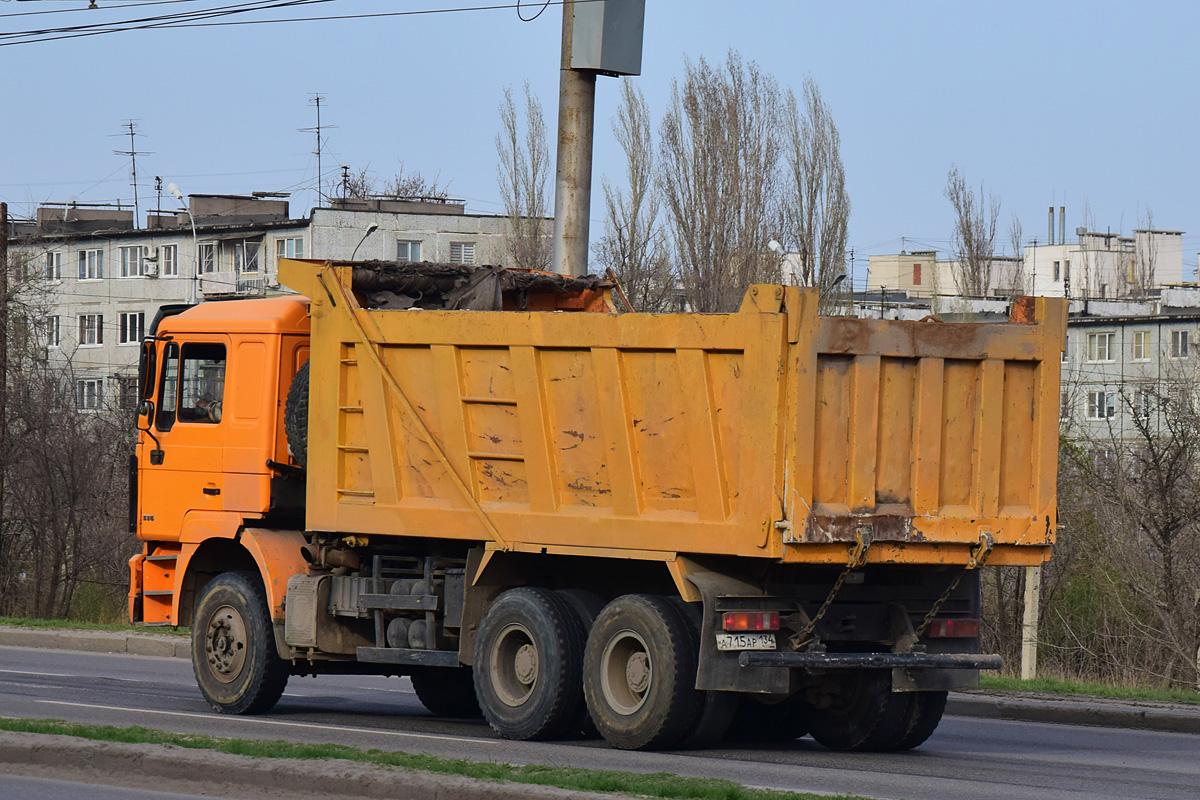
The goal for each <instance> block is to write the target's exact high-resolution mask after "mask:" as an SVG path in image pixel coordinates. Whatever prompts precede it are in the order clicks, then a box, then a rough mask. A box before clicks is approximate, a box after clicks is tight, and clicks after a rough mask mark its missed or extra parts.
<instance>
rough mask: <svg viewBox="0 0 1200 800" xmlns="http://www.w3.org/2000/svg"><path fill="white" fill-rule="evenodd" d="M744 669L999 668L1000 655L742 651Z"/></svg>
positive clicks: (740, 662)
mask: <svg viewBox="0 0 1200 800" xmlns="http://www.w3.org/2000/svg"><path fill="white" fill-rule="evenodd" d="M738 663H739V664H740V665H742V666H743V667H792V668H800V669H896V668H900V669H1000V667H1001V666H1002V665H1003V660H1002V659H1001V658H1000V656H998V655H987V654H976V653H768V652H743V653H741V654H739V655H738Z"/></svg>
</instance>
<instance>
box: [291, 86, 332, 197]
mask: <svg viewBox="0 0 1200 800" xmlns="http://www.w3.org/2000/svg"><path fill="white" fill-rule="evenodd" d="M324 100H325V96H324V95H322V94H319V93H313V95H312V97H310V98H309V101H308V104H309V105H310V106H316V107H317V125H316V127H315V128H297V129H296V130H298V131H300V132H301V133H315V134H316V136H317V149H316V150H313V155H315V156H316V157H317V205H320V204H321V202H322V201H323V200H325V199H326V197H325V191H324V189H325V187H324V185H323V183H322V180H323V178H324V177H325V176H324V173H322V172H321V149H322V143H321V131H323V130H326V129H328V128H336V127H337V125H325V126H322V125H321V103H322V102H323V101H324Z"/></svg>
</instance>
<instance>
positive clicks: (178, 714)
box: [34, 700, 500, 744]
mask: <svg viewBox="0 0 1200 800" xmlns="http://www.w3.org/2000/svg"><path fill="white" fill-rule="evenodd" d="M34 702H37V703H45V704H47V705H52V706H72V707H74V708H95V709H100V710H101V711H132V712H136V713H139V714H165V715H166V716H170V717H202V718H204V719H208V720H211V719H214V717H213V715H212V714H198V713H196V712H193V711H162V710H160V709H152V708H127V707H125V706H102V705H95V704H93V703H68V702H65V701H62V700H35V701H34ZM221 720H222V721H230V722H234V721H236V722H250V723H254V724H256V725H284V726H287V727H291V728H313V729H314V730H326V731H342V732H344V733H345V732H348V733H375V734H380V735H382V736H405V737H409V738H412V739H437V740H440V741H445V742H472V743H475V744H500V742H499V741H498V740H496V739H477V738H475V737H473V736H446V735H444V734H437V733H409V732H407V731H384V730H376V729H375V728H352V727H349V726H346V725H318V724H317V723H315V722H285V721H283V720H278V719H258V718H255V717H233V716H228V717H221Z"/></svg>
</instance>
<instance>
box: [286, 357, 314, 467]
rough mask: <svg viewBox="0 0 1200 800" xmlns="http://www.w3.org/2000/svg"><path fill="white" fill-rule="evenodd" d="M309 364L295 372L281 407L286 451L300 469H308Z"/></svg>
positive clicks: (308, 362) (305, 363)
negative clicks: (286, 445)
mask: <svg viewBox="0 0 1200 800" xmlns="http://www.w3.org/2000/svg"><path fill="white" fill-rule="evenodd" d="M311 363H312V362H311V361H305V362H304V365H303V366H301V367H300V369H298V370H296V377H294V378H292V385H291V386H289V387H288V393H287V402H286V403H285V404H284V406H283V430H284V433H286V434H287V443H288V449H289V450H291V451H292V458H294V459H296V463H297V464H299V465H300V467H301V469H304V468H306V467H308V365H309V364H311Z"/></svg>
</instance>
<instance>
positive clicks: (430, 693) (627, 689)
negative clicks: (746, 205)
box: [130, 260, 1066, 750]
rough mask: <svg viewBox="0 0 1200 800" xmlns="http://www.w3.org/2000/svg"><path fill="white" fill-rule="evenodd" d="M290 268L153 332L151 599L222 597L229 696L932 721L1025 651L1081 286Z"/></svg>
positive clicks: (136, 587)
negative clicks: (634, 287) (885, 288)
mask: <svg viewBox="0 0 1200 800" xmlns="http://www.w3.org/2000/svg"><path fill="white" fill-rule="evenodd" d="M279 275H280V280H281V281H282V282H283V283H284V284H285V285H287V286H288V287H290V288H291V289H294V290H295V291H296V292H298V295H297V296H292V297H283V298H276V299H262V300H238V301H229V302H224V303H205V304H202V305H200V306H197V307H194V308H190V309H186V310H182V311H181V310H179V309H171V310H170V311H169V312H168V313H166V314H164V315H162V316H160V318H159V319H158V320H156V323H155V325H154V329H153V331H152V332H151V335H150V336H149V337H148V338H147V340H146V342H145V343H144V346H143V354H142V380H141V393H142V406H141V409H140V416H139V418H138V427H139V430H140V434H139V442H138V451H137V456H136V462H135V464H134V466H133V469H132V478H133V486H134V494H133V497H132V498H131V514H132V516H133V519H132V521H131V522H132V524H133V526H134V527H135V528H136V530H137V532H138V535H139V537H140V538H141V539H142V540H143V542H144V548H143V552H142V553H140V554H138V555H137V556H135V557H134V558H133V559H132V561H131V562H130V570H131V590H130V613H131V616H132V617H133V619H134V620H136V621H138V622H142V623H145V624H148V625H153V624H161V625H187V624H190V625H191V626H192V628H193V636H194V641H193V658H194V659H195V662H196V675H197V681H198V683H199V685H200V688H201V690H202V692H203V694H204V695H205V697H206V699H207V700H208V702H209V703H210V704H211V705H212V706H213V707H214V708H217V709H219V710H221V711H225V712H230V713H251V712H262V711H266V710H269V709H270V708H271V707H272V706H273V705H274V703H275V702H276V701H277V700H278V698H279V697H280V695H281V694H282V692H283V687H284V684H285V683H286V681H287V679H288V676H289V675H293V674H320V673H326V672H370V673H376V674H378V673H382V674H395V675H409V676H411V677H412V681H413V685H414V687H415V688H416V691H417V694H418V696H419V697H420V699H421V700H422V702H423V703H424V704H425V705H426V706H427V707H428V708H429V709H430V710H431V711H433V712H434V713H435V714H441V715H448V716H467V715H474V714H478V713H481V712H482V714H483V715H484V716H485V717H486V718H487V720H488V722H489V723H490V724H491V726H492V727H493V728H494V729H495V730H496V731H497V732H499V733H500V734H501V735H503V736H506V737H510V738H516V739H533V738H539V739H548V738H558V737H565V736H571V735H575V734H577V733H578V732H579V731H581V730H583V729H585V728H587V727H589V726H591V725H594V727H595V729H597V730H598V731H599V732H600V734H601V735H602V736H603V737H604V738H605V739H606V740H607V741H608V742H609V743H610V744H612V745H613V746H616V747H621V748H629V749H651V748H665V747H701V746H705V745H707V744H711V743H713V742H715V741H717V740H719V739H721V738H722V737H739V738H757V739H791V738H796V737H798V736H802V735H804V734H805V733H810V734H811V735H812V736H813V737H814V738H815V739H816V740H817V741H818V742H820V743H822V744H823V745H825V746H827V747H830V748H834V749H843V750H895V749H908V748H911V747H915V746H917V745H919V744H920V743H921V742H923V741H924V740H925V739H926V738H927V737H928V736H929V735H930V734H931V733H932V732H933V730H934V728H935V727H936V726H937V724H938V721H939V720H940V718H941V715H942V711H943V709H944V706H945V701H946V693H947V691H949V690H951V689H957V688H969V687H972V686H975V685H976V684H977V682H978V674H979V670H980V669H995V668H998V667H999V665H1000V659H999V657H998V656H995V655H989V654H983V653H980V652H979V614H980V608H979V602H980V600H979V571H980V569H981V568H982V567H984V565H985V564H986V565H1036V564H1040V563H1042V562H1043V561H1044V560H1045V559H1047V558H1048V557H1049V555H1050V549H1051V545H1052V544H1053V539H1054V528H1055V477H1056V475H1055V470H1056V463H1057V446H1058V415H1057V412H1058V401H1059V360H1060V353H1061V351H1062V347H1063V339H1064V335H1065V319H1066V317H1065V313H1066V310H1065V307H1064V304H1063V303H1062V302H1061V301H1059V300H1052V299H1047V298H1036V299H1034V298H1022V299H1019V300H1017V301H1014V305H1013V310H1012V314H1011V318H1010V320H1009V322H1008V323H1006V324H965V323H947V324H942V323H939V322H934V321H928V322H895V321H882V320H862V319H849V318H829V317H821V316H818V314H817V294H816V292H815V291H813V290H802V289H797V288H792V287H782V286H771V285H755V286H751V287H750V288H749V290H748V291H747V293H746V296H745V298H744V300H743V302H742V305H741V308H740V309H739V311H738V312H737V313H733V314H694V313H680V314H656V315H651V314H616V313H615V312H614V309H613V305H612V302H611V298H610V296H609V286H608V285H607V284H606V283H604V282H602V281H599V280H597V279H594V278H585V279H570V278H562V277H559V276H547V275H543V274H539V273H528V272H520V271H510V270H503V269H500V268H484V269H476V270H471V269H464V268H463V267H461V266H458V265H422V266H417V265H394V264H388V265H382V264H371V263H362V262H360V263H356V264H341V263H331V262H320V261H301V260H282V261H281V265H280V270H279ZM176 312H178V313H176Z"/></svg>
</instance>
